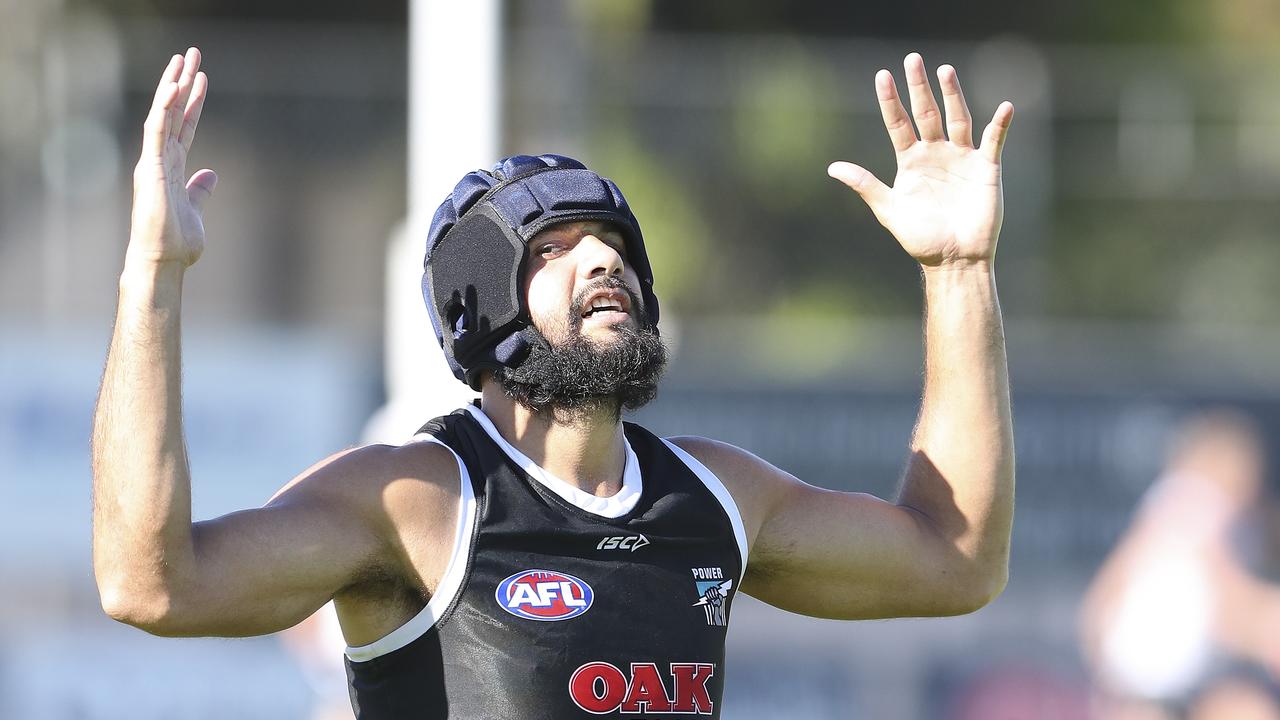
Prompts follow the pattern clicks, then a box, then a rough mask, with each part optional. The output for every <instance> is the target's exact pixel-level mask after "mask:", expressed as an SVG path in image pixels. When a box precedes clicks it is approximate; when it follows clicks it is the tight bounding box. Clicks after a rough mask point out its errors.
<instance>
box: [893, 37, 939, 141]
mask: <svg viewBox="0 0 1280 720" xmlns="http://www.w3.org/2000/svg"><path fill="white" fill-rule="evenodd" d="M902 66H903V68H904V69H905V70H906V71H907V92H908V93H909V94H910V96H911V116H912V117H914V118H915V119H916V129H917V130H919V131H920V139H921V140H924V141H925V142H936V141H938V140H945V139H946V136H945V135H943V134H942V113H941V112H939V111H938V101H937V100H935V99H934V97H933V88H932V87H930V86H929V74H928V73H927V72H925V69H924V58H922V57H920V53H911V54H910V55H907V57H906V59H905V60H903V61H902Z"/></svg>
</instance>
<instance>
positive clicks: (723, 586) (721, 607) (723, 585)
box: [693, 567, 733, 627]
mask: <svg viewBox="0 0 1280 720" xmlns="http://www.w3.org/2000/svg"><path fill="white" fill-rule="evenodd" d="M693 577H694V583H693V584H694V587H696V588H697V590H698V601H697V602H695V603H694V604H693V606H694V607H701V608H702V611H703V612H704V613H706V616H707V624H708V625H712V626H717V627H725V626H727V625H728V624H729V591H731V590H733V578H729V579H728V580H725V579H724V571H723V570H721V569H720V568H718V567H704V568H693Z"/></svg>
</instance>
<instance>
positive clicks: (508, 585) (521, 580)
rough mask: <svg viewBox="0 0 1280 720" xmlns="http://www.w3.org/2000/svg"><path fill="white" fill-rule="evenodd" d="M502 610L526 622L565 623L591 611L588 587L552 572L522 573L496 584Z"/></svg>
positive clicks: (590, 595) (577, 580) (533, 571)
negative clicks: (558, 621) (561, 621)
mask: <svg viewBox="0 0 1280 720" xmlns="http://www.w3.org/2000/svg"><path fill="white" fill-rule="evenodd" d="M494 595H495V597H496V599H497V601H498V604H499V605H501V606H502V609H503V610H506V611H507V612H509V613H511V614H512V615H515V616H516V617H522V618H525V619H526V620H542V621H546V622H550V621H553V620H568V619H569V618H573V617H578V616H579V615H581V614H583V613H584V612H586V611H587V610H589V609H590V608H591V600H592V599H593V597H594V593H592V592H591V586H590V585H588V584H586V583H585V582H583V581H581V580H579V579H578V578H576V577H574V576H572V575H566V574H564V573H559V572H554V571H552V570H522V571H520V572H518V573H516V574H515V575H512V576H511V577H509V578H507V579H506V580H503V581H502V582H501V583H498V591H497V593H495V594H494Z"/></svg>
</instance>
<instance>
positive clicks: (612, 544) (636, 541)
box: [596, 535, 649, 552]
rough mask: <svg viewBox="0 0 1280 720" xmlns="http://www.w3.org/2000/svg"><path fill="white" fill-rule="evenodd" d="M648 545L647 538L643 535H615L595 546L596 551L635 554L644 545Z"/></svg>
mask: <svg viewBox="0 0 1280 720" xmlns="http://www.w3.org/2000/svg"><path fill="white" fill-rule="evenodd" d="M648 544H649V538H647V537H645V536H644V535H615V536H613V537H607V538H604V539H603V540H601V541H600V543H599V544H598V545H596V549H597V550H630V551H631V552H635V551H637V550H639V549H640V548H642V547H644V546H645V545H648Z"/></svg>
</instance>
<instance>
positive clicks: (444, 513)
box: [268, 441, 461, 525]
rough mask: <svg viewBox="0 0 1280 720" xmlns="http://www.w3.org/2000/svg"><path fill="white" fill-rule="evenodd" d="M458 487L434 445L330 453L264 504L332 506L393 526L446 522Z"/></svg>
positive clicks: (452, 465) (453, 464)
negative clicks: (409, 521) (414, 519)
mask: <svg viewBox="0 0 1280 720" xmlns="http://www.w3.org/2000/svg"><path fill="white" fill-rule="evenodd" d="M460 487H461V486H460V474H459V470H458V463H457V460H456V459H455V457H454V454H453V452H452V451H451V450H449V449H448V448H447V447H445V446H443V445H440V444H439V443H435V442H427V441H412V442H409V443H406V444H404V445H365V446H361V447H355V448H348V449H346V450H342V451H340V452H337V453H334V454H333V455H330V456H329V457H327V458H325V459H324V460H321V461H320V462H318V463H316V464H315V465H313V466H311V467H310V468H308V469H307V470H305V471H303V472H302V473H300V474H299V475H298V476H297V477H295V478H294V479H293V480H291V481H290V482H289V483H288V484H287V485H285V486H284V487H283V488H281V490H280V491H279V492H277V493H276V495H275V496H274V497H272V498H271V500H270V501H269V503H268V504H278V503H292V502H318V503H324V504H333V505H339V506H341V507H342V508H343V509H344V510H345V511H346V512H349V513H356V514H359V515H362V516H364V517H365V519H366V520H368V521H369V522H371V523H374V524H379V525H384V524H388V523H389V524H390V525H397V524H399V521H401V520H403V519H406V518H412V517H417V518H420V519H426V520H446V519H448V518H450V517H452V515H453V513H454V511H455V509H456V506H457V500H458V497H459V494H460Z"/></svg>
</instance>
